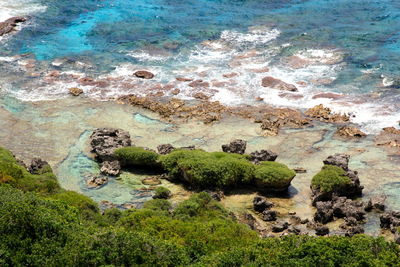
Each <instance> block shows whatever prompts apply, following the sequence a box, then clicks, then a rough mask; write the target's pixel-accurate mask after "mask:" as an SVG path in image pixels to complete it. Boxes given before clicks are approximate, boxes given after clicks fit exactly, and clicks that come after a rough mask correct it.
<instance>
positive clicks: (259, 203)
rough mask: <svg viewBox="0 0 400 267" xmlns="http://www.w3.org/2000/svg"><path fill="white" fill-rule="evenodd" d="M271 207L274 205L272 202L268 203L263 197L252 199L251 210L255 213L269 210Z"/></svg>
mask: <svg viewBox="0 0 400 267" xmlns="http://www.w3.org/2000/svg"><path fill="white" fill-rule="evenodd" d="M273 206H274V204H273V203H272V202H269V201H268V200H267V198H265V197H262V196H256V197H254V199H253V208H254V210H255V211H257V212H264V211H265V210H269V209H270V208H272V207H273Z"/></svg>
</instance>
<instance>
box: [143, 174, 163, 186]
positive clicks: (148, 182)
mask: <svg viewBox="0 0 400 267" xmlns="http://www.w3.org/2000/svg"><path fill="white" fill-rule="evenodd" d="M142 184H144V185H159V184H161V181H160V179H159V178H158V177H156V176H153V177H148V178H144V179H143V180H142Z"/></svg>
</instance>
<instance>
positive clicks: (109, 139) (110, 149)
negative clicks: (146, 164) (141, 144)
mask: <svg viewBox="0 0 400 267" xmlns="http://www.w3.org/2000/svg"><path fill="white" fill-rule="evenodd" d="M90 145H91V147H92V152H93V153H95V154H96V158H97V159H99V160H101V161H112V160H115V157H114V152H115V150H116V149H117V148H120V147H126V146H131V145H132V141H131V136H130V134H129V133H128V132H127V131H124V130H121V129H115V128H99V129H96V130H95V131H94V132H93V133H92V135H91V136H90Z"/></svg>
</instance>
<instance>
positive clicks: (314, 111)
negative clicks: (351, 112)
mask: <svg viewBox="0 0 400 267" xmlns="http://www.w3.org/2000/svg"><path fill="white" fill-rule="evenodd" d="M305 114H306V115H307V116H309V117H311V118H314V119H317V120H320V121H324V122H335V123H342V122H348V121H349V120H350V118H349V116H348V115H346V114H336V113H333V112H332V111H331V109H330V108H327V107H324V106H323V105H322V104H320V105H317V106H315V107H313V108H310V109H308V110H307V111H306V113H305Z"/></svg>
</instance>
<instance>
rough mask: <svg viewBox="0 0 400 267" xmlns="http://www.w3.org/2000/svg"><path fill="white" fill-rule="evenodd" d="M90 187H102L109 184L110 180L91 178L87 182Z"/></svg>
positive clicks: (101, 177)
mask: <svg viewBox="0 0 400 267" xmlns="http://www.w3.org/2000/svg"><path fill="white" fill-rule="evenodd" d="M86 183H87V185H88V186H89V187H100V186H103V185H105V184H107V183H108V178H107V177H105V176H97V175H94V176H91V177H89V178H88V179H87V180H86Z"/></svg>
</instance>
